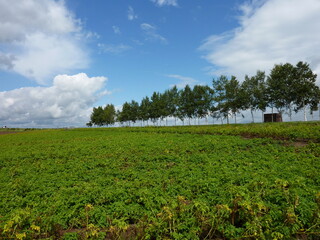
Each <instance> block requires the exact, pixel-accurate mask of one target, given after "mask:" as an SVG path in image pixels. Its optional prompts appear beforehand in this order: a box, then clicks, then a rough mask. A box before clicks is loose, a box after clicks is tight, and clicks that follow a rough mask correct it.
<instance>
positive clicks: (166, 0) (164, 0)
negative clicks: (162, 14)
mask: <svg viewBox="0 0 320 240" xmlns="http://www.w3.org/2000/svg"><path fill="white" fill-rule="evenodd" d="M151 1H152V2H154V3H155V4H156V5H157V6H159V7H162V6H165V5H168V6H174V7H176V6H178V0H151Z"/></svg>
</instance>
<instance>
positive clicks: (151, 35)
mask: <svg viewBox="0 0 320 240" xmlns="http://www.w3.org/2000/svg"><path fill="white" fill-rule="evenodd" d="M140 28H141V29H142V31H143V33H144V35H145V39H146V40H147V41H159V42H161V43H163V44H167V43H168V40H167V39H166V38H165V37H163V36H161V35H160V34H158V33H157V28H156V27H155V26H153V25H151V24H149V23H142V24H141V25H140Z"/></svg>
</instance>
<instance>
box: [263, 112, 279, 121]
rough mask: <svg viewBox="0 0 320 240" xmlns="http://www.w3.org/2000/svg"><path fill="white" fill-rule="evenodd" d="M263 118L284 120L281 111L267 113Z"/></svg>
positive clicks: (265, 119) (266, 119)
mask: <svg viewBox="0 0 320 240" xmlns="http://www.w3.org/2000/svg"><path fill="white" fill-rule="evenodd" d="M263 118H264V119H263V121H264V122H282V115H281V113H265V114H264V115H263Z"/></svg>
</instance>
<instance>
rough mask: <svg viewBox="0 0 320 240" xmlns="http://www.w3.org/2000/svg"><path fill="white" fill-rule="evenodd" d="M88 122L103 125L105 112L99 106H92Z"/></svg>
mask: <svg viewBox="0 0 320 240" xmlns="http://www.w3.org/2000/svg"><path fill="white" fill-rule="evenodd" d="M90 122H91V123H92V124H93V125H96V126H100V127H101V126H103V125H104V124H105V114H104V111H103V108H102V107H101V106H99V107H94V108H93V110H92V113H91V117H90Z"/></svg>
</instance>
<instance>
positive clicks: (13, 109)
mask: <svg viewBox="0 0 320 240" xmlns="http://www.w3.org/2000/svg"><path fill="white" fill-rule="evenodd" d="M106 81H107V78H105V77H88V76H87V75H86V74H85V73H79V74H77V75H73V76H68V75H58V76H56V77H55V78H54V80H53V85H52V86H51V87H28V88H20V89H15V90H12V91H6V92H0V102H1V103H2V104H1V105H0V125H7V126H9V127H10V126H11V127H14V126H17V127H62V126H71V125H74V126H83V125H84V124H85V123H86V122H88V120H89V116H90V113H91V110H92V108H91V106H92V104H93V103H94V102H95V101H96V100H97V98H98V97H100V96H101V94H107V93H108V92H106V91H103V88H104V86H105V83H106Z"/></svg>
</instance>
